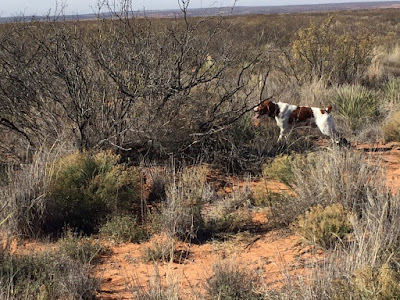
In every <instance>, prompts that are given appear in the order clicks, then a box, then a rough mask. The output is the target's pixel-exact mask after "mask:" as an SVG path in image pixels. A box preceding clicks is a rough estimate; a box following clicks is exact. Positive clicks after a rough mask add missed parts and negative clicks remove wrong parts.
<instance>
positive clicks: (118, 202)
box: [46, 152, 140, 233]
mask: <svg viewBox="0 0 400 300" xmlns="http://www.w3.org/2000/svg"><path fill="white" fill-rule="evenodd" d="M118 160H119V156H117V155H114V154H112V153H111V152H100V153H98V154H97V155H91V154H89V153H87V152H83V153H75V154H72V155H68V156H66V157H63V158H61V159H59V160H58V161H56V162H55V164H54V166H53V167H54V171H53V172H52V175H51V177H50V182H49V188H48V195H47V197H48V201H47V208H46V210H47V211H46V217H47V220H46V225H47V228H46V229H47V230H48V231H50V232H60V230H62V228H63V227H65V225H67V226H69V227H71V228H73V229H74V230H77V231H82V232H84V233H93V232H95V231H97V230H98V228H99V226H100V225H101V223H102V222H103V221H105V219H106V217H107V216H108V215H110V214H112V213H115V212H117V211H122V212H123V211H127V210H133V209H135V208H137V207H138V206H139V205H138V199H139V195H140V193H139V179H138V178H139V176H138V171H137V170H136V169H135V168H133V167H130V168H128V167H125V166H123V165H120V164H118Z"/></svg>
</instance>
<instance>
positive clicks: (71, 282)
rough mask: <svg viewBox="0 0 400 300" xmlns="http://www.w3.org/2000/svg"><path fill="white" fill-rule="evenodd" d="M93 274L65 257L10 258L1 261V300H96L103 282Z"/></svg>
mask: <svg viewBox="0 0 400 300" xmlns="http://www.w3.org/2000/svg"><path fill="white" fill-rule="evenodd" d="M89 271H90V268H89V266H88V265H86V264H81V263H80V262H78V261H74V260H71V259H69V258H66V257H65V256H63V255H61V254H57V255H55V254H52V253H40V254H33V255H10V254H7V255H6V256H5V257H3V259H2V260H1V261H0V298H1V299H49V300H50V299H54V300H55V299H93V298H94V294H95V291H96V289H97V288H98V286H99V282H97V281H96V280H95V279H92V278H90V277H89Z"/></svg>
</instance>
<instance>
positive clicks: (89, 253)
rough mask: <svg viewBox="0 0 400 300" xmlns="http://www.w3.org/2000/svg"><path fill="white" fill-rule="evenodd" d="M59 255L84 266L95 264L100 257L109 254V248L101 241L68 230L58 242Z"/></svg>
mask: <svg viewBox="0 0 400 300" xmlns="http://www.w3.org/2000/svg"><path fill="white" fill-rule="evenodd" d="M57 245H58V247H59V253H60V254H61V255H64V256H66V257H68V258H70V259H72V260H74V261H78V262H80V263H82V264H88V265H90V264H93V263H96V262H98V261H99V260H100V256H101V255H103V254H105V253H107V251H108V250H107V248H106V247H105V246H103V245H102V244H101V243H100V242H99V241H96V240H93V239H91V238H88V237H83V236H82V235H81V234H78V233H75V232H73V231H71V230H67V231H66V232H65V233H64V235H63V237H62V238H60V239H59V240H58V242H57Z"/></svg>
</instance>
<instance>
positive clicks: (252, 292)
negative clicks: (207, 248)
mask: <svg viewBox="0 0 400 300" xmlns="http://www.w3.org/2000/svg"><path fill="white" fill-rule="evenodd" d="M213 272H214V275H213V276H211V277H210V278H209V279H208V280H207V285H206V292H207V294H208V296H209V299H225V300H242V299H243V300H253V299H254V300H255V299H263V298H262V296H261V295H259V294H258V293H256V288H257V283H258V282H259V280H258V278H257V277H256V275H254V273H251V272H250V271H248V270H246V269H245V268H242V267H240V266H239V264H237V263H233V262H230V261H222V262H219V263H217V264H215V265H214V266H213Z"/></svg>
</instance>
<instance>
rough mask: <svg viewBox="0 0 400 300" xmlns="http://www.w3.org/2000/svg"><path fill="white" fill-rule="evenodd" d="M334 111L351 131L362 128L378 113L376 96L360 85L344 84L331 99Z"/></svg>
mask: <svg viewBox="0 0 400 300" xmlns="http://www.w3.org/2000/svg"><path fill="white" fill-rule="evenodd" d="M333 104H334V107H335V112H337V114H338V115H339V116H340V118H342V119H343V120H344V122H345V123H346V126H347V127H348V128H350V129H351V130H352V131H353V132H355V131H358V130H360V129H362V128H363V127H364V126H365V125H366V124H368V123H369V122H370V121H371V120H373V119H374V118H376V117H377V116H378V115H379V110H378V102H377V98H376V97H375V96H374V95H373V93H372V92H371V91H370V90H368V89H367V88H365V87H362V86H353V85H352V86H349V85H345V86H342V87H340V88H338V90H337V94H336V96H335V98H334V99H333Z"/></svg>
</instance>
